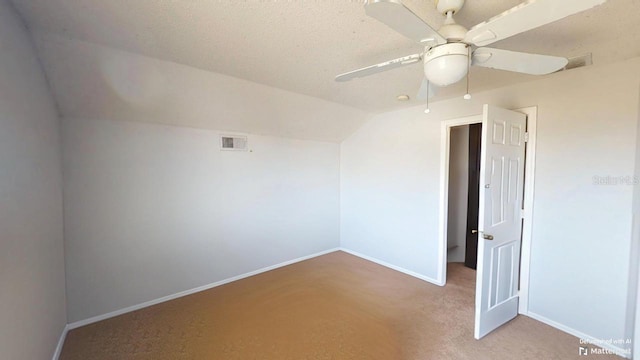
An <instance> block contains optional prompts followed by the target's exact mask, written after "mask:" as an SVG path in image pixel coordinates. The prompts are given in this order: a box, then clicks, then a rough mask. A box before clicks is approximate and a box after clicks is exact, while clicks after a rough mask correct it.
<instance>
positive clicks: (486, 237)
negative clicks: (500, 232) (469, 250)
mask: <svg viewBox="0 0 640 360" xmlns="http://www.w3.org/2000/svg"><path fill="white" fill-rule="evenodd" d="M482 238H483V239H485V240H493V235H489V234H482Z"/></svg>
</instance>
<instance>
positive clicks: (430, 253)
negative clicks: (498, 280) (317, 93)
mask: <svg viewBox="0 0 640 360" xmlns="http://www.w3.org/2000/svg"><path fill="white" fill-rule="evenodd" d="M639 82H640V58H635V59H632V60H629V61H626V62H621V63H618V64H614V65H610V66H604V67H589V68H582V69H576V70H572V71H568V72H563V73H558V74H553V75H550V76H548V77H546V78H543V79H541V80H538V81H535V82H531V83H524V84H519V85H515V86H510V87H506V88H501V89H496V90H492V91H488V92H482V93H477V94H473V95H474V97H473V99H472V100H471V101H463V100H462V99H461V98H460V99H451V100H446V101H440V102H436V103H434V104H432V106H431V113H430V114H429V115H425V114H424V113H423V112H422V110H423V108H421V107H416V108H411V109H407V110H403V111H396V112H391V113H385V114H381V115H379V116H376V117H375V118H374V119H372V120H371V121H369V122H368V123H367V124H365V125H364V126H363V127H362V128H361V129H359V130H358V131H357V132H356V133H355V134H353V135H352V136H351V137H350V138H349V139H347V140H346V141H345V142H343V144H342V148H341V163H342V172H341V197H342V205H341V241H342V246H344V247H346V248H348V249H351V250H353V251H356V252H360V253H363V254H365V255H368V256H371V257H375V258H378V259H380V260H383V261H386V262H388V263H391V264H393V265H396V266H399V267H403V268H406V269H408V270H411V271H414V272H417V273H419V274H421V275H423V276H425V277H430V278H435V277H436V276H437V268H436V267H437V266H436V265H437V262H438V218H439V214H438V211H439V208H438V205H439V203H438V191H439V159H440V154H439V152H440V121H442V120H445V119H450V118H458V117H463V116H471V115H476V114H479V113H481V106H482V104H484V103H491V104H493V105H497V106H502V107H505V108H511V109H516V108H523V107H527V106H533V105H537V106H538V138H537V139H538V151H537V154H536V156H537V162H536V174H535V176H536V178H535V181H536V184H535V185H536V186H535V204H534V214H533V239H532V249H531V256H532V258H531V278H530V284H531V288H530V298H529V306H530V311H531V312H532V313H534V314H536V315H538V317H539V318H545V319H547V320H550V321H553V322H556V323H558V324H561V325H563V326H566V327H567V328H570V329H573V330H576V331H579V332H582V333H584V334H587V335H590V336H592V337H595V338H601V339H609V338H625V337H626V335H627V334H625V320H626V301H627V293H628V290H629V289H628V283H627V280H628V278H629V251H630V245H631V242H630V229H631V206H632V200H631V199H632V190H633V187H632V186H627V185H618V186H596V185H594V184H593V177H594V176H628V175H632V174H633V169H634V154H635V149H636V126H637V122H638V98H639V94H638V84H639Z"/></svg>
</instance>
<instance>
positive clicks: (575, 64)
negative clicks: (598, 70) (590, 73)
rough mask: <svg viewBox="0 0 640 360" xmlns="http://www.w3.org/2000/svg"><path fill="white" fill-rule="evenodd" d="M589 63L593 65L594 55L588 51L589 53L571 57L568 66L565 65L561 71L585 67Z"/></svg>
mask: <svg viewBox="0 0 640 360" xmlns="http://www.w3.org/2000/svg"><path fill="white" fill-rule="evenodd" d="M589 65H593V57H592V55H591V53H588V54H586V55H582V56H576V57H573V58H570V59H569V63H568V64H567V66H565V67H564V69H562V70H560V71H566V70H571V69H577V68H581V67H585V66H589Z"/></svg>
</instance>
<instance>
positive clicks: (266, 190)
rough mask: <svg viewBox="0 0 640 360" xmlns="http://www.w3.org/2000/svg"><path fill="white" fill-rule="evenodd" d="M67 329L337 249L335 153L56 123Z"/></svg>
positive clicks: (322, 146) (170, 130)
mask: <svg viewBox="0 0 640 360" xmlns="http://www.w3.org/2000/svg"><path fill="white" fill-rule="evenodd" d="M63 139H64V152H63V156H64V175H65V188H64V190H65V214H66V216H65V229H66V240H65V241H66V243H65V245H66V255H67V297H68V304H69V305H68V309H69V322H75V321H79V320H83V319H87V318H89V317H93V316H96V315H101V314H104V313H107V312H111V311H114V310H119V309H122V308H125V307H128V306H133V305H136V304H139V303H142V302H146V301H150V300H153V299H156V298H159V297H163V296H166V295H170V294H174V293H177V292H180V291H183V290H188V289H191V288H195V287H198V286H202V285H206V284H209V283H213V282H216V281H220V280H223V279H227V278H230V277H233V276H236V275H240V274H244V273H247V272H250V271H253V270H257V269H260V268H263V267H267V266H270V265H274V264H278V263H281V262H284V261H288V260H292V259H295V258H298V257H301V256H305V255H310V254H314V253H317V252H320V251H324V250H328V249H332V248H336V247H338V246H339V145H337V144H332V143H325V142H315V141H303V140H290V139H284V138H275V137H265V136H257V135H250V136H249V145H250V148H251V150H252V152H232V151H224V152H222V151H220V149H219V143H220V140H219V137H218V133H217V132H215V131H211V130H199V129H191V128H183V127H174V126H166V125H156V124H145V123H133V122H120V121H108V120H86V119H65V120H63Z"/></svg>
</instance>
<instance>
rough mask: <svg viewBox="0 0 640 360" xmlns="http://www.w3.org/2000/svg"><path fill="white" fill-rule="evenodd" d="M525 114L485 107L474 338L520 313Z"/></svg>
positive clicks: (483, 334)
mask: <svg viewBox="0 0 640 360" xmlns="http://www.w3.org/2000/svg"><path fill="white" fill-rule="evenodd" d="M526 124H527V116H526V115H525V114H522V113H519V112H515V111H510V110H505V109H500V108H497V107H494V106H489V105H485V106H484V117H483V120H482V151H481V162H480V212H479V219H478V227H479V229H478V230H479V233H480V236H479V237H478V268H477V275H476V276H477V278H476V324H475V338H476V339H480V338H482V337H483V336H485V335H487V334H488V333H489V332H491V331H493V330H494V329H496V328H497V327H499V326H500V325H502V324H504V323H506V322H507V321H509V320H511V319H513V318H514V317H516V316H517V315H518V282H519V281H518V280H519V270H520V243H521V240H522V216H521V214H522V211H521V209H522V199H523V195H524V191H523V186H524V161H525V159H524V154H525V139H524V137H525V132H526Z"/></svg>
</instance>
